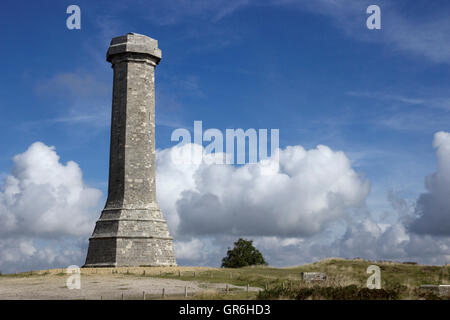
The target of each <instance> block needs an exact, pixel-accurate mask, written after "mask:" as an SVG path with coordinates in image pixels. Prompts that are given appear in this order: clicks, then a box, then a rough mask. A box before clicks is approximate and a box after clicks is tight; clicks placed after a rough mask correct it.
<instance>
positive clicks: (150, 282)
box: [0, 270, 260, 300]
mask: <svg viewBox="0 0 450 320" xmlns="http://www.w3.org/2000/svg"><path fill="white" fill-rule="evenodd" d="M83 271H84V270H83ZM152 271H153V272H155V273H156V272H158V271H157V270H152ZM153 272H152V273H153ZM69 276H70V275H69V274H63V273H57V271H56V270H55V271H54V272H49V273H48V272H47V274H34V275H30V276H20V275H18V276H10V277H5V276H4V277H0V299H1V300H22V299H31V300H35V299H37V300H53V299H58V300H61V299H64V300H66V299H88V300H100V299H103V300H111V299H112V300H117V299H122V294H123V297H124V299H125V300H127V299H140V300H142V299H143V298H144V292H145V296H146V299H158V298H161V297H162V292H163V289H164V293H165V295H166V297H167V298H170V297H171V296H172V297H176V296H178V297H184V294H185V287H187V291H188V296H189V297H192V296H194V295H195V294H198V293H201V292H211V291H219V292H224V291H225V288H226V284H225V283H202V282H198V281H183V280H177V279H164V278H157V277H151V276H145V277H143V276H138V275H134V274H120V273H119V274H108V273H107V272H102V273H91V272H82V274H81V289H79V290H77V289H72V290H69V289H68V288H67V286H66V281H67V279H68V278H69ZM228 286H229V288H230V290H245V289H246V288H244V287H238V286H233V285H228ZM257 290H260V289H259V288H254V287H250V288H249V291H257Z"/></svg>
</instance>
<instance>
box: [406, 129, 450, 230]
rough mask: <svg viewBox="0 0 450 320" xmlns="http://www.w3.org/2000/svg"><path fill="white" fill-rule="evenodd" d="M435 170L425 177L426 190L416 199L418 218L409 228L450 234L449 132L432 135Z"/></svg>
mask: <svg viewBox="0 0 450 320" xmlns="http://www.w3.org/2000/svg"><path fill="white" fill-rule="evenodd" d="M433 147H434V148H436V155H437V161H438V164H437V170H436V172H435V173H433V174H432V175H429V176H428V177H426V179H425V187H426V188H427V190H428V192H426V193H423V194H421V195H420V197H419V199H418V200H417V206H416V213H417V214H418V215H419V217H418V219H416V220H414V221H413V223H412V224H411V226H410V227H411V230H412V231H413V232H416V233H419V234H430V235H438V236H450V196H449V195H450V133H448V132H443V131H441V132H438V133H436V134H435V136H434V140H433Z"/></svg>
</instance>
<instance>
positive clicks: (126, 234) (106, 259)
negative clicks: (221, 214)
mask: <svg viewBox="0 0 450 320" xmlns="http://www.w3.org/2000/svg"><path fill="white" fill-rule="evenodd" d="M106 60H107V61H109V62H111V64H112V68H113V69H114V85H113V99H112V116H111V146H110V155H109V185H108V200H107V201H106V205H105V208H104V209H103V211H102V214H101V216H100V219H99V220H98V221H97V224H96V226H95V229H94V232H93V234H92V237H91V238H90V239H89V249H88V254H87V258H86V264H85V265H84V266H85V267H120V266H174V265H176V261H175V256H174V251H173V240H172V237H171V236H170V234H169V230H168V228H167V223H166V221H165V220H164V217H163V215H162V212H161V210H160V209H159V206H158V203H157V202H156V187H155V165H156V160H155V67H156V65H157V64H158V63H159V61H160V60H161V50H160V49H159V48H158V41H157V40H154V39H151V38H149V37H147V36H144V35H140V34H136V33H129V34H127V35H124V36H120V37H116V38H113V39H112V40H111V45H110V47H109V49H108V52H107V54H106Z"/></svg>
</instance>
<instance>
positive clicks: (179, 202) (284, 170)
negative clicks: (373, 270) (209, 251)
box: [157, 144, 369, 237]
mask: <svg viewBox="0 0 450 320" xmlns="http://www.w3.org/2000/svg"><path fill="white" fill-rule="evenodd" d="M177 148H184V149H191V148H194V149H195V148H202V147H201V146H196V145H194V146H193V145H190V144H186V145H184V146H181V147H180V146H175V147H173V148H171V149H166V150H162V151H160V152H159V154H158V167H157V170H158V174H157V177H158V178H157V179H158V181H157V186H158V201H159V203H160V206H161V207H162V209H163V212H164V214H165V216H166V217H167V219H168V222H169V225H170V227H171V230H172V232H174V233H175V234H176V235H179V236H184V235H212V234H216V235H217V234H227V235H230V234H233V235H264V236H283V237H288V236H310V235H313V234H316V233H319V232H321V231H323V230H324V228H325V227H326V226H327V225H329V224H330V223H332V222H335V221H338V220H341V219H345V218H346V217H347V216H348V215H349V213H350V212H351V211H352V210H353V209H356V208H359V207H361V206H363V205H364V203H365V199H366V196H367V194H368V192H369V183H368V182H367V181H364V180H363V179H362V178H361V177H360V176H359V175H358V174H357V173H356V172H355V171H354V170H353V169H352V167H351V163H350V160H349V159H348V158H347V157H346V155H345V154H344V153H343V152H339V151H333V150H331V149H330V148H328V147H326V146H322V145H319V146H318V147H317V148H316V149H312V150H305V149H304V148H303V147H301V146H294V147H287V148H286V149H284V150H280V151H279V155H280V157H279V158H280V162H279V169H278V170H277V172H275V173H274V174H271V175H267V174H264V173H263V169H264V168H262V165H261V163H258V164H246V165H243V166H240V167H234V166H231V165H217V164H208V163H205V162H202V163H199V164H192V163H189V161H186V163H184V164H181V165H180V164H177V163H175V162H174V161H172V158H171V152H172V151H174V150H175V151H176V149H177ZM181 154H182V152H181ZM186 154H188V153H186Z"/></svg>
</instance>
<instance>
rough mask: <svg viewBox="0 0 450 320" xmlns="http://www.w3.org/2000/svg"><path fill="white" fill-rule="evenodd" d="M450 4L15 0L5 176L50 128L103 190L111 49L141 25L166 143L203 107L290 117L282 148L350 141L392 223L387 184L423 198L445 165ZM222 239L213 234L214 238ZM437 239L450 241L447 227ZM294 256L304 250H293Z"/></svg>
mask: <svg viewBox="0 0 450 320" xmlns="http://www.w3.org/2000/svg"><path fill="white" fill-rule="evenodd" d="M70 4H77V5H78V6H79V7H80V8H81V30H68V29H67V28H66V18H67V17H68V15H67V14H66V8H67V6H68V5H70ZM369 4H378V5H379V6H380V7H381V17H382V22H381V24H382V28H381V30H368V29H367V27H366V19H367V17H368V14H366V12H365V9H366V8H367V6H368V5H369ZM449 13H450V3H448V1H433V2H432V3H430V2H429V1H424V0H420V1H344V0H343V1H336V2H331V1H325V0H320V1H300V0H299V1H289V0H285V1H282V0H279V1H277V0H266V1H251V0H239V1H221V0H213V1H192V2H189V1H179V0H177V1H127V2H123V1H120V2H119V1H113V2H112V3H111V1H95V2H93V1H76V2H72V1H70V2H69V1H39V2H30V1H20V0H19V1H8V0H7V1H3V2H2V10H1V12H0V33H1V39H2V40H1V42H2V45H1V47H2V50H0V59H1V61H3V63H2V72H1V75H0V79H1V86H0V148H1V150H2V152H1V154H0V172H1V173H2V174H1V175H0V178H2V179H1V180H4V179H5V178H6V177H7V176H8V175H11V174H14V170H15V169H14V163H13V161H12V158H13V157H14V156H15V155H17V154H21V153H23V152H25V151H26V150H27V148H28V147H29V146H30V145H32V144H33V143H34V142H36V141H40V142H42V143H44V144H45V145H47V146H54V147H55V150H56V153H57V154H58V155H59V156H60V162H61V163H66V162H67V161H74V162H76V163H77V164H78V165H79V167H80V169H81V170H82V173H83V181H84V183H85V184H86V185H87V186H90V187H92V188H95V189H98V190H100V191H101V192H102V194H103V195H102V197H103V198H101V199H102V200H100V203H101V202H102V201H104V199H105V197H106V193H107V179H108V177H107V173H108V158H109V156H108V155H109V121H110V114H109V113H110V109H111V94H112V93H111V88H112V70H111V68H110V65H109V63H107V62H106V60H105V53H106V50H107V48H108V45H109V41H110V40H111V38H112V37H114V36H118V35H122V34H125V33H128V32H137V33H141V34H145V35H148V36H150V37H152V38H155V39H157V40H158V41H159V47H160V48H161V50H162V52H163V58H162V61H161V63H160V65H159V66H158V67H157V71H156V87H157V89H156V90H157V91H156V94H157V96H156V100H157V106H156V112H157V122H156V125H157V140H156V143H157V148H158V149H161V150H162V149H166V148H170V147H172V146H173V145H174V143H173V142H171V141H170V134H171V132H172V131H173V130H174V129H175V128H179V127H185V128H188V129H190V130H192V126H193V121H194V120H202V121H203V126H204V128H218V129H220V130H225V129H226V128H243V129H247V128H268V129H271V128H278V129H280V147H281V148H285V147H286V146H295V145H301V146H303V147H304V148H305V149H307V150H309V149H314V148H316V146H317V145H319V144H322V145H326V146H328V147H329V148H330V149H331V150H335V151H343V152H344V153H345V154H346V156H347V157H348V158H349V159H350V160H351V163H352V168H353V169H354V170H355V172H357V173H358V174H359V175H360V176H361V177H364V179H366V180H368V181H370V192H369V193H368V195H367V197H366V198H365V203H366V204H367V210H369V211H370V212H371V214H370V215H371V216H372V217H374V219H375V220H376V221H377V223H385V222H387V223H393V221H396V219H397V218H398V214H387V212H393V211H395V210H394V209H393V208H392V203H391V202H390V201H389V200H388V197H389V195H392V194H395V196H396V197H398V198H401V199H402V200H404V201H406V202H407V203H409V204H410V205H411V206H412V207H414V203H415V201H416V200H417V198H418V197H419V196H420V195H421V194H422V193H424V192H426V189H425V186H424V179H425V177H426V176H427V175H429V174H431V173H433V172H434V171H435V170H436V161H437V158H436V152H435V149H434V148H433V146H432V141H433V137H434V134H435V133H436V132H439V131H444V132H449V131H450V112H449V111H450V90H449V89H450V88H449V83H450V41H449V38H448V35H449V34H450V22H449V21H448V14H449ZM101 205H102V204H101ZM101 205H99V207H98V209H99V210H100V209H101ZM98 214H99V212H98ZM446 214H447V215H448V212H447V213H446ZM393 217H395V218H393ZM262 236H264V235H262ZM5 238H6V236H5ZM44 238H45V237H44ZM29 239H34V240H33V241H38V242H39V241H41V240H39V239H40V236H36V238H33V237H32V236H29ZM216 240H217V239H215V240H214V239H212V238H209V239H208V241H211V243H212V244H211V246H212V247H213V246H214V241H216ZM45 241H48V239H47V238H46V240H45ZM77 241H78V240H77ZM189 241H194V240H192V239H190V240H189ZM205 241H206V240H205ZM280 241H282V240H280ZM438 241H445V245H444V248H448V247H445V246H446V245H448V237H447V238H444V239H442V238H439V239H438ZM319 242H320V241H319ZM230 244H231V243H229V244H228V245H230ZM45 245H47V244H45ZM45 245H42V246H41V245H40V244H38V245H36V246H37V247H43V246H45ZM216 245H217V244H216ZM261 245H262V246H263V240H261ZM83 246H84V247H83ZM83 246H82V247H83V248H85V245H83ZM291 249H292V248H290V250H291ZM292 250H293V249H292ZM269 251H270V248H269V247H268V249H267V252H268V254H269V255H270V254H271V253H270V252H269ZM440 254H441V256H445V254H442V253H440ZM447 256H448V252H447ZM276 259H278V258H275V255H274V258H273V260H272V261H271V262H272V263H274V264H277V263H278V262H276V261H275V260H276ZM418 259H420V257H419V258H418ZM446 259H447V258H442V259H440V260H439V259H438V260H439V262H442V261H447V260H446ZM300 260H301V259H300ZM300 260H299V262H302V261H300ZM214 261H215V260H214V259H213V258H204V259H203V260H202V262H201V263H204V264H214V263H215V262H214ZM424 261H425V260H424ZM426 261H428V260H426ZM288 262H289V263H290V262H292V263H295V262H296V261H286V262H284V261H283V262H280V263H279V264H283V263H288ZM432 262H434V261H432ZM52 263H53V264H58V263H57V262H52ZM186 263H193V262H190V261H187V262H186Z"/></svg>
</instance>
